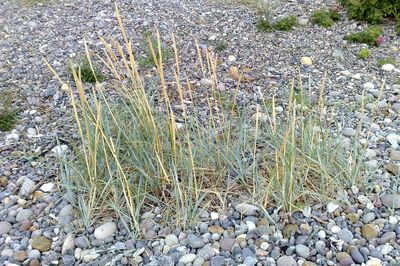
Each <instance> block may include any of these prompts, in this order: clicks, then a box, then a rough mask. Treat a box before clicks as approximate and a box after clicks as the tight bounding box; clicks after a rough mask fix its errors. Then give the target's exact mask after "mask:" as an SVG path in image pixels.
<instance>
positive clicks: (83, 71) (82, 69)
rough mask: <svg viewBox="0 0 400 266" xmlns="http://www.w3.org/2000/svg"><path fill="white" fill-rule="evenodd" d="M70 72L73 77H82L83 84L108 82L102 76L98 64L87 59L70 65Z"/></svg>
mask: <svg viewBox="0 0 400 266" xmlns="http://www.w3.org/2000/svg"><path fill="white" fill-rule="evenodd" d="M68 70H69V72H70V73H71V75H72V76H73V75H74V74H77V75H78V76H80V79H81V80H82V81H83V82H87V83H96V82H103V81H105V80H106V77H105V76H104V75H103V74H101V72H100V70H99V67H98V66H97V64H94V62H92V61H91V60H89V59H88V58H87V57H85V58H83V59H80V60H79V61H78V62H76V63H70V64H69V65H68Z"/></svg>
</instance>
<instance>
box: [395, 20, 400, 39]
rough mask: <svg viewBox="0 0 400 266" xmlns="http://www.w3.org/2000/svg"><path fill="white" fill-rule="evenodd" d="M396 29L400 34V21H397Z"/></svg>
mask: <svg viewBox="0 0 400 266" xmlns="http://www.w3.org/2000/svg"><path fill="white" fill-rule="evenodd" d="M395 31H396V34H397V35H399V36H400V21H398V22H397V24H396V28H395Z"/></svg>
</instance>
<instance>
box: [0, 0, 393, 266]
mask: <svg viewBox="0 0 400 266" xmlns="http://www.w3.org/2000/svg"><path fill="white" fill-rule="evenodd" d="M119 3H120V6H121V10H122V14H123V16H124V22H125V24H126V28H127V30H128V35H129V36H131V37H132V38H133V39H134V40H137V43H135V47H136V48H137V49H138V50H139V52H140V47H141V43H142V34H143V33H144V32H146V31H148V30H152V29H155V28H158V29H159V30H160V33H161V36H162V39H163V42H165V43H166V44H170V43H171V35H170V33H171V32H174V33H175V34H176V38H177V40H178V47H179V49H180V51H181V54H182V56H181V60H182V67H183V68H184V70H183V72H185V70H186V69H187V72H188V73H187V74H188V75H189V76H190V77H191V78H193V79H195V80H196V79H197V80H198V81H199V80H200V76H199V75H197V74H196V73H191V72H190V70H189V69H192V68H191V67H192V65H193V64H194V63H193V62H194V58H196V51H195V43H194V40H195V39H197V40H198V41H199V44H200V47H201V48H202V49H204V48H205V47H209V48H210V49H211V50H213V49H215V48H216V46H217V45H218V43H219V42H221V41H223V42H224V43H226V44H227V49H226V50H224V51H222V52H220V53H219V57H220V59H221V61H222V64H221V73H222V74H221V79H220V81H221V83H222V84H223V86H224V87H225V88H226V91H227V93H229V91H231V90H230V88H234V87H235V83H234V81H233V80H232V78H230V77H229V76H226V75H225V73H226V72H227V71H228V69H229V67H230V66H232V65H234V66H239V67H240V68H244V67H246V68H248V69H249V70H250V71H249V73H248V74H249V75H250V76H253V77H257V78H258V79H257V80H256V81H254V82H251V83H247V84H244V85H242V87H241V90H240V92H239V102H240V103H241V104H243V105H247V106H249V108H254V106H255V105H254V103H257V101H258V100H259V99H258V98H257V94H256V92H257V91H258V89H259V88H261V89H262V90H263V91H265V92H266V94H268V93H271V92H272V91H274V92H275V93H277V94H278V95H280V96H282V97H281V98H282V103H281V105H282V106H281V108H282V110H283V109H284V108H285V104H284V98H285V97H286V95H287V90H285V89H282V88H281V87H283V85H284V84H286V83H287V82H288V78H289V77H296V76H297V75H298V72H299V71H300V72H301V73H302V74H303V75H310V77H311V83H312V84H315V85H318V84H319V83H320V82H321V80H322V78H323V75H324V73H325V72H327V83H326V101H327V103H328V104H331V105H334V104H338V105H339V106H340V107H341V108H340V109H339V116H338V117H339V119H340V121H339V122H340V125H341V126H342V127H343V134H342V135H343V136H342V138H343V141H344V143H349V142H350V139H352V138H353V137H354V135H355V132H356V130H355V128H356V126H357V122H358V121H359V120H360V118H361V117H362V116H363V117H364V119H365V121H366V123H365V125H364V126H363V134H364V135H362V138H361V141H362V142H363V143H364V142H367V144H368V148H369V149H368V150H367V152H366V155H365V156H366V164H367V165H368V167H370V169H371V175H373V176H374V177H375V178H376V179H374V180H375V181H371V182H370V184H368V186H367V187H357V186H354V187H352V189H351V190H349V192H348V194H347V195H346V197H347V199H344V201H346V200H347V201H348V202H349V206H338V205H336V204H334V203H329V204H328V205H326V206H322V205H317V206H314V207H313V208H312V209H311V210H310V211H309V212H304V213H301V212H299V213H294V214H293V215H291V216H289V215H281V217H280V218H279V219H277V222H276V224H274V223H272V222H271V221H269V220H266V219H265V218H264V217H263V216H260V212H259V211H260V210H259V209H258V208H257V207H256V206H252V205H247V204H245V203H242V204H239V205H235V206H232V207H231V209H228V210H221V212H219V213H218V212H210V213H203V214H202V215H201V219H202V221H201V223H199V224H198V227H197V228H195V229H193V230H192V231H180V230H177V229H174V228H160V226H159V225H158V224H157V222H158V221H159V217H160V213H159V211H160V210H157V209H155V210H154V211H153V212H149V213H145V214H143V232H144V239H133V238H132V237H131V236H130V235H129V234H128V233H127V232H126V230H124V229H123V226H122V225H121V224H120V223H118V221H113V220H110V221H104V224H102V225H96V226H95V227H93V228H89V230H82V229H80V228H78V227H75V226H73V225H74V221H75V218H74V214H75V213H74V209H73V207H72V204H74V203H75V202H74V199H73V198H71V197H70V196H69V195H68V194H65V193H63V190H62V189H60V187H59V184H60V183H59V180H58V175H57V173H58V171H57V160H56V158H55V156H54V153H55V152H62V151H63V148H65V147H68V137H69V133H68V132H69V131H68V130H69V128H70V126H71V124H70V122H69V121H71V120H70V118H69V116H68V109H67V106H68V105H67V103H68V99H67V97H66V95H65V94H64V93H63V92H62V90H61V89H60V84H59V83H58V81H57V80H55V79H54V78H53V77H52V75H51V73H50V71H49V70H48V68H47V67H46V66H45V64H44V63H43V58H46V59H47V60H48V61H49V62H50V64H51V65H52V66H53V67H54V68H55V69H56V70H57V71H58V72H59V73H61V76H62V77H64V78H66V79H68V74H67V72H66V64H67V62H68V60H70V59H74V58H76V57H79V56H80V55H81V54H82V53H83V39H84V38H86V40H87V42H88V44H89V45H90V47H92V48H93V49H94V50H96V49H97V47H99V41H98V36H104V37H107V36H116V35H118V32H119V30H118V27H117V23H116V22H115V20H114V4H113V3H111V2H110V1H107V0H95V1H84V0H67V1H58V2H57V3H54V4H45V5H34V6H29V7H21V6H20V5H19V4H18V3H16V1H9V0H2V1H0V14H1V15H0V25H1V27H0V93H2V92H5V91H11V92H13V93H14V96H15V97H13V103H14V105H15V106H18V107H19V108H20V109H21V119H20V121H19V123H18V124H17V125H16V126H15V128H14V129H13V130H12V131H10V132H0V178H1V180H0V181H1V182H0V201H1V204H0V220H1V222H0V264H2V265H106V264H107V265H121V264H122V265H129V264H130V265H138V264H142V265H240V264H244V265H279V266H287V265H289V266H290V265H369V266H372V265H400V245H399V244H400V228H399V219H400V194H399V193H400V186H399V185H400V184H399V179H398V175H399V168H400V147H399V144H400V132H399V131H400V127H399V123H400V121H399V112H400V85H398V84H397V85H396V84H395V82H396V80H397V79H398V78H399V75H400V69H397V68H394V69H392V66H386V67H385V68H383V69H382V68H380V67H378V66H377V64H376V61H377V59H379V58H384V57H387V56H392V57H395V58H396V57H397V58H399V56H398V55H399V49H400V38H399V37H396V35H395V34H394V31H393V26H392V25H390V24H389V25H388V26H386V27H385V41H384V43H382V45H380V46H379V47H376V48H372V49H371V50H372V56H371V58H370V59H368V60H367V61H363V60H360V59H358V58H357V53H358V51H359V50H360V49H361V48H362V47H363V46H362V45H359V44H348V43H347V42H346V41H344V40H343V37H344V36H345V35H346V34H348V33H350V32H354V31H357V30H360V29H362V28H364V27H365V25H364V24H362V23H356V22H354V21H349V20H347V19H345V18H344V17H343V18H342V20H341V21H339V22H338V23H337V24H336V25H335V26H333V27H332V28H329V29H324V28H320V27H317V26H315V25H312V24H311V23H309V22H308V21H307V18H308V17H309V15H310V12H311V11H312V10H313V9H316V8H320V7H323V6H334V5H335V3H334V1H331V0H324V1H319V0H316V1H314V0H297V1H296V0H293V1H280V3H278V4H275V5H276V6H275V7H274V10H275V12H274V17H276V18H278V17H280V16H284V15H288V14H295V15H296V16H298V18H299V19H300V21H301V24H302V25H300V26H298V27H296V28H295V29H294V30H293V31H291V32H275V33H258V32H256V29H255V22H256V14H255V12H254V10H252V9H249V8H247V7H245V6H240V5H236V4H224V3H213V2H207V1H203V0H200V1H178V0H176V1H162V0H160V1H157V0H151V1H150V0H149V1H119ZM302 57H310V58H311V59H312V64H311V65H302V64H301V63H300V59H301V58H302ZM397 63H400V62H399V61H398V62H397ZM383 80H385V83H383ZM381 88H383V95H382V96H381V97H380V98H378V96H379V90H380V89H381ZM363 89H365V90H366V96H367V99H368V104H367V106H366V108H367V113H366V114H362V113H361V112H360V102H361V98H362V97H361V94H362V90H363ZM310 93H312V92H310ZM315 93H316V92H315ZM278 99H279V97H278ZM375 100H377V101H375ZM198 111H199V112H201V110H198ZM368 128H370V129H371V130H372V135H371V136H370V137H369V138H368V139H367V138H366V131H367V129H368ZM63 145H64V146H63ZM65 145H66V146H65ZM344 196H345V195H344Z"/></svg>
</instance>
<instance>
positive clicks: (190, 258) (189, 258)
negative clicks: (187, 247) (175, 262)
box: [179, 253, 196, 264]
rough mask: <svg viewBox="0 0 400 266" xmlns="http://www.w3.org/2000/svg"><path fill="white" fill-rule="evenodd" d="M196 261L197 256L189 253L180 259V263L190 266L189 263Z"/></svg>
mask: <svg viewBox="0 0 400 266" xmlns="http://www.w3.org/2000/svg"><path fill="white" fill-rule="evenodd" d="M195 259H196V254H193V253H189V254H186V255H183V256H182V257H181V258H180V259H179V263H182V264H188V263H192V262H193V261H194V260H195Z"/></svg>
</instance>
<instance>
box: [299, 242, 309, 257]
mask: <svg viewBox="0 0 400 266" xmlns="http://www.w3.org/2000/svg"><path fill="white" fill-rule="evenodd" d="M296 254H297V256H299V257H302V258H305V259H307V258H308V257H309V256H310V248H308V247H307V246H305V245H303V244H298V245H296Z"/></svg>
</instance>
